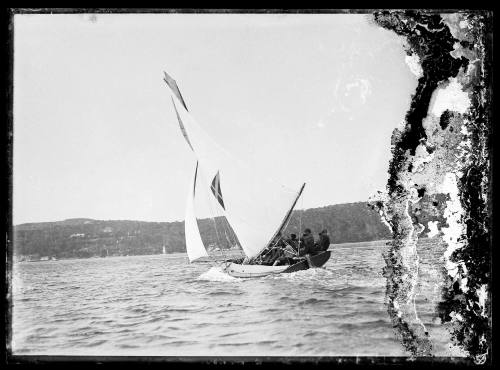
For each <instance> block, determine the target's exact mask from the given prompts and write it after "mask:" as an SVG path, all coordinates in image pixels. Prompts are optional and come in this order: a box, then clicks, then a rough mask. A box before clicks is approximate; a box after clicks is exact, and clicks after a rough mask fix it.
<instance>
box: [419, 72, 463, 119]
mask: <svg viewBox="0 0 500 370" xmlns="http://www.w3.org/2000/svg"><path fill="white" fill-rule="evenodd" d="M470 104H471V102H470V99H469V94H467V93H466V92H465V91H463V90H462V85H461V84H460V83H458V81H457V79H456V78H451V79H450V80H449V83H448V85H446V87H443V88H438V89H436V91H435V92H434V93H433V95H432V100H431V107H430V109H429V110H430V112H431V113H432V114H433V115H434V116H436V117H441V114H443V112H444V111H445V110H450V111H454V112H458V113H461V114H464V113H465V112H467V109H469V107H470Z"/></svg>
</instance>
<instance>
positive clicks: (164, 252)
mask: <svg viewBox="0 0 500 370" xmlns="http://www.w3.org/2000/svg"><path fill="white" fill-rule="evenodd" d="M163 254H167V252H166V251H165V246H163Z"/></svg>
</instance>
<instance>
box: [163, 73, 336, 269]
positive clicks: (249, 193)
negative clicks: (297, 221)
mask: <svg viewBox="0 0 500 370" xmlns="http://www.w3.org/2000/svg"><path fill="white" fill-rule="evenodd" d="M164 81H165V82H166V84H167V86H168V87H169V88H170V92H171V99H172V103H173V105H174V109H175V113H176V115H177V119H178V121H179V126H180V129H181V132H182V134H183V136H184V138H185V140H186V142H187V144H188V145H189V147H190V148H191V150H192V151H193V153H194V154H195V156H196V158H197V163H196V168H195V171H194V176H193V178H192V181H191V183H190V185H189V189H188V195H187V201H186V216H185V217H186V218H185V223H184V228H185V230H184V231H185V238H186V251H187V254H188V258H189V261H190V262H193V261H195V260H198V259H200V258H203V257H208V253H207V250H206V248H205V246H204V244H203V241H202V238H201V235H200V231H199V228H198V224H197V221H196V216H195V209H194V200H195V195H196V186H197V182H198V180H202V181H203V184H202V186H205V187H206V189H209V190H210V192H211V193H212V195H213V197H214V199H215V202H214V203H216V205H217V207H218V211H219V212H221V213H222V215H223V216H225V218H226V219H227V221H228V224H229V225H230V227H231V228H232V231H233V232H234V234H235V235H236V237H237V238H238V240H239V243H240V245H241V248H242V250H243V252H244V254H245V256H246V258H245V259H236V260H226V261H225V267H224V271H225V272H226V273H228V274H229V275H232V276H236V277H258V276H265V275H269V274H278V273H284V272H293V271H298V270H304V269H308V268H310V267H320V266H322V265H324V264H325V263H326V262H327V261H328V259H329V258H330V252H328V251H326V252H321V253H319V254H316V255H313V256H308V257H307V258H306V257H298V256H297V258H294V259H293V261H294V263H293V264H289V265H282V266H268V265H263V264H258V263H257V262H256V261H257V260H258V258H257V257H259V255H260V254H261V253H262V252H263V251H264V250H266V249H267V248H268V247H270V246H272V245H273V243H275V240H276V238H277V237H278V236H280V235H281V232H282V231H283V230H284V229H285V228H286V226H287V225H288V222H289V220H290V217H291V215H292V211H293V209H294V207H295V205H296V203H297V201H298V199H299V198H300V196H301V194H302V192H303V190H304V187H305V183H304V184H302V186H301V187H300V189H299V191H298V192H297V191H293V190H291V189H288V188H287V187H285V186H283V185H279V184H276V183H275V182H273V181H271V180H268V179H265V178H264V177H261V176H258V175H257V174H256V172H257V171H256V170H255V171H253V170H252V169H251V168H249V167H248V165H243V164H242V163H241V162H239V161H238V160H236V159H235V157H234V156H233V155H231V154H230V153H228V152H227V151H225V150H224V149H222V148H221V147H220V146H219V145H218V144H217V143H215V142H214V141H213V140H212V139H211V138H210V137H209V136H208V135H207V134H206V133H205V132H204V130H203V129H202V128H201V127H200V126H199V125H198V123H197V122H196V121H195V120H194V118H193V117H192V116H191V114H190V113H189V112H188V110H187V106H186V103H185V101H184V99H183V97H182V95H181V93H180V91H179V88H178V87H177V83H176V82H175V80H173V79H172V78H171V77H170V76H169V75H168V74H167V73H165V77H164ZM200 172H201V173H202V174H203V176H199V174H200ZM222 181H224V196H223V193H222V187H221V182H222ZM261 199H272V204H269V203H268V202H266V201H260V200H261Z"/></svg>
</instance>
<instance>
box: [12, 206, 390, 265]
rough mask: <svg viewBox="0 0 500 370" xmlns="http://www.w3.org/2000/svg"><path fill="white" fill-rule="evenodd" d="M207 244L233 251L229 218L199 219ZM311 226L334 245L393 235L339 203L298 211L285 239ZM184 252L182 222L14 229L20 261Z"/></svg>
mask: <svg viewBox="0 0 500 370" xmlns="http://www.w3.org/2000/svg"><path fill="white" fill-rule="evenodd" d="M198 224H199V227H200V232H201V235H202V238H203V241H204V243H205V245H207V246H209V245H213V246H214V247H215V246H219V247H221V248H230V247H231V246H234V245H238V240H237V238H236V237H235V235H234V233H233V232H232V230H231V229H230V227H228V223H227V221H226V219H225V218H222V217H219V218H216V219H211V218H209V219H201V220H198ZM299 225H301V227H302V229H304V228H306V227H309V228H310V229H311V230H312V231H313V232H314V234H315V235H317V233H318V232H319V231H321V229H324V228H326V229H328V231H329V233H330V237H331V241H332V243H345V242H359V241H371V240H378V239H387V238H389V237H390V232H389V230H388V229H387V227H386V226H385V225H384V224H383V223H382V222H381V221H380V217H379V215H378V213H376V212H375V211H373V210H371V209H370V208H368V207H367V205H366V203H364V202H359V203H347V204H337V205H332V206H327V207H322V208H312V209H307V210H300V211H294V213H293V215H292V218H291V220H290V223H289V225H288V227H287V229H286V230H285V234H289V233H292V232H295V233H297V234H298V233H299ZM163 246H165V250H166V253H174V252H184V251H185V242H184V223H183V222H141V221H101V220H92V219H85V218H74V219H68V220H64V221H57V222H43V223H28V224H21V225H17V226H15V227H14V254H15V255H16V256H28V255H31V256H34V257H35V258H36V257H37V256H38V257H42V256H54V257H57V258H74V257H80V258H85V257H92V256H102V257H103V256H112V255H143V254H158V253H162V250H163Z"/></svg>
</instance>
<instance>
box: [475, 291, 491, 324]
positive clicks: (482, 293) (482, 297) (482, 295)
mask: <svg viewBox="0 0 500 370" xmlns="http://www.w3.org/2000/svg"><path fill="white" fill-rule="evenodd" d="M486 289H487V285H486V284H483V285H481V287H480V288H479V289H477V290H476V294H477V297H478V301H479V302H478V303H479V307H481V310H482V312H481V315H483V316H484V317H486V298H487V294H488V293H487V290H486Z"/></svg>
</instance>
